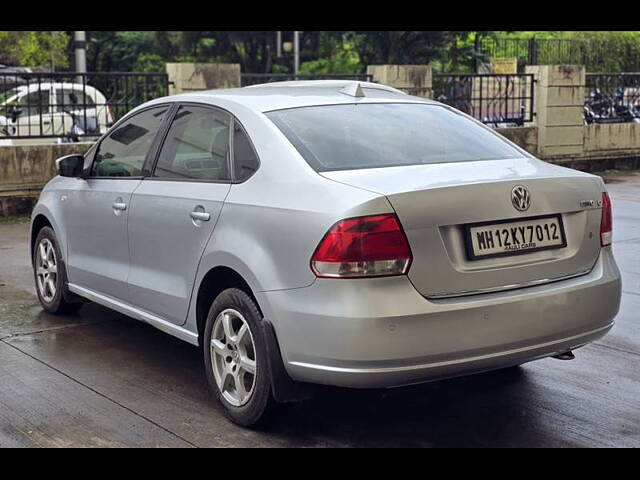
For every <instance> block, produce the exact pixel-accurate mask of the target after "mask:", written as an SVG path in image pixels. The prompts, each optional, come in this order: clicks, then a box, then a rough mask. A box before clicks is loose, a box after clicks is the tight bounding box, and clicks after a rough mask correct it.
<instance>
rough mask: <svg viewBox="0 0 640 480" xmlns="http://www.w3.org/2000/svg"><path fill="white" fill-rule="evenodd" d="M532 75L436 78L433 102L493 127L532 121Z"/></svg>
mask: <svg viewBox="0 0 640 480" xmlns="http://www.w3.org/2000/svg"><path fill="white" fill-rule="evenodd" d="M533 89H534V79H533V75H532V74H461V75H449V74H434V75H433V98H434V99H435V100H438V101H440V102H442V103H446V104H447V105H451V106H452V107H454V108H457V109H458V110H461V111H463V112H464V113H466V114H468V115H471V116H472V117H474V118H476V119H478V120H480V121H481V122H483V123H485V124H487V125H490V126H492V127H509V126H522V125H524V123H525V122H531V121H533V115H534V112H533Z"/></svg>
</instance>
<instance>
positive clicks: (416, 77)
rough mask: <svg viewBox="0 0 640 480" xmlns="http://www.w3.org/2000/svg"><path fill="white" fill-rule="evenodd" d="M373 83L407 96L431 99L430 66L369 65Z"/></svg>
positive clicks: (368, 71) (368, 68)
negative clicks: (391, 88) (395, 89)
mask: <svg viewBox="0 0 640 480" xmlns="http://www.w3.org/2000/svg"><path fill="white" fill-rule="evenodd" d="M367 73H368V74H369V75H372V76H373V81H374V82H376V83H382V84H384V85H389V86H390V87H394V88H397V89H398V90H402V91H403V92H405V93H408V94H409V95H415V96H417V97H424V98H433V88H432V73H431V65H369V66H368V67H367Z"/></svg>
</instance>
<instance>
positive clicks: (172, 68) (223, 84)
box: [166, 63, 240, 95]
mask: <svg viewBox="0 0 640 480" xmlns="http://www.w3.org/2000/svg"><path fill="white" fill-rule="evenodd" d="M166 68H167V74H168V75H169V94H170V95H173V94H176V93H184V92H193V91H198V90H213V89H217V88H236V87H239V86H240V64H237V63H167V67H166Z"/></svg>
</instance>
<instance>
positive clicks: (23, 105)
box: [17, 90, 49, 116]
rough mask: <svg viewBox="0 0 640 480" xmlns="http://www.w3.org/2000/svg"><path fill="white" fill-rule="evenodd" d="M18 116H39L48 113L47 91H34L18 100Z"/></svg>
mask: <svg viewBox="0 0 640 480" xmlns="http://www.w3.org/2000/svg"><path fill="white" fill-rule="evenodd" d="M17 108H18V110H20V112H21V113H20V115H22V116H24V115H39V114H40V113H48V112H49V90H36V91H34V92H31V93H30V94H28V95H25V96H24V97H21V98H20V99H19V100H18V107H17Z"/></svg>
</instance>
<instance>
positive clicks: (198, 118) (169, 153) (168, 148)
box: [153, 106, 229, 181]
mask: <svg viewBox="0 0 640 480" xmlns="http://www.w3.org/2000/svg"><path fill="white" fill-rule="evenodd" d="M228 153H229V115H227V114H226V113H224V112H220V111H217V110H213V109H211V108H203V107H192V106H182V107H180V110H178V113H177V114H176V117H175V119H174V120H173V123H172V124H171V128H170V129H169V132H168V134H167V138H166V140H165V141H164V145H163V146H162V150H161V151H160V156H159V158H158V164H157V166H156V169H155V171H154V173H153V176H154V177H158V178H167V179H174V180H209V181H225V180H229V168H228Z"/></svg>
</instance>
